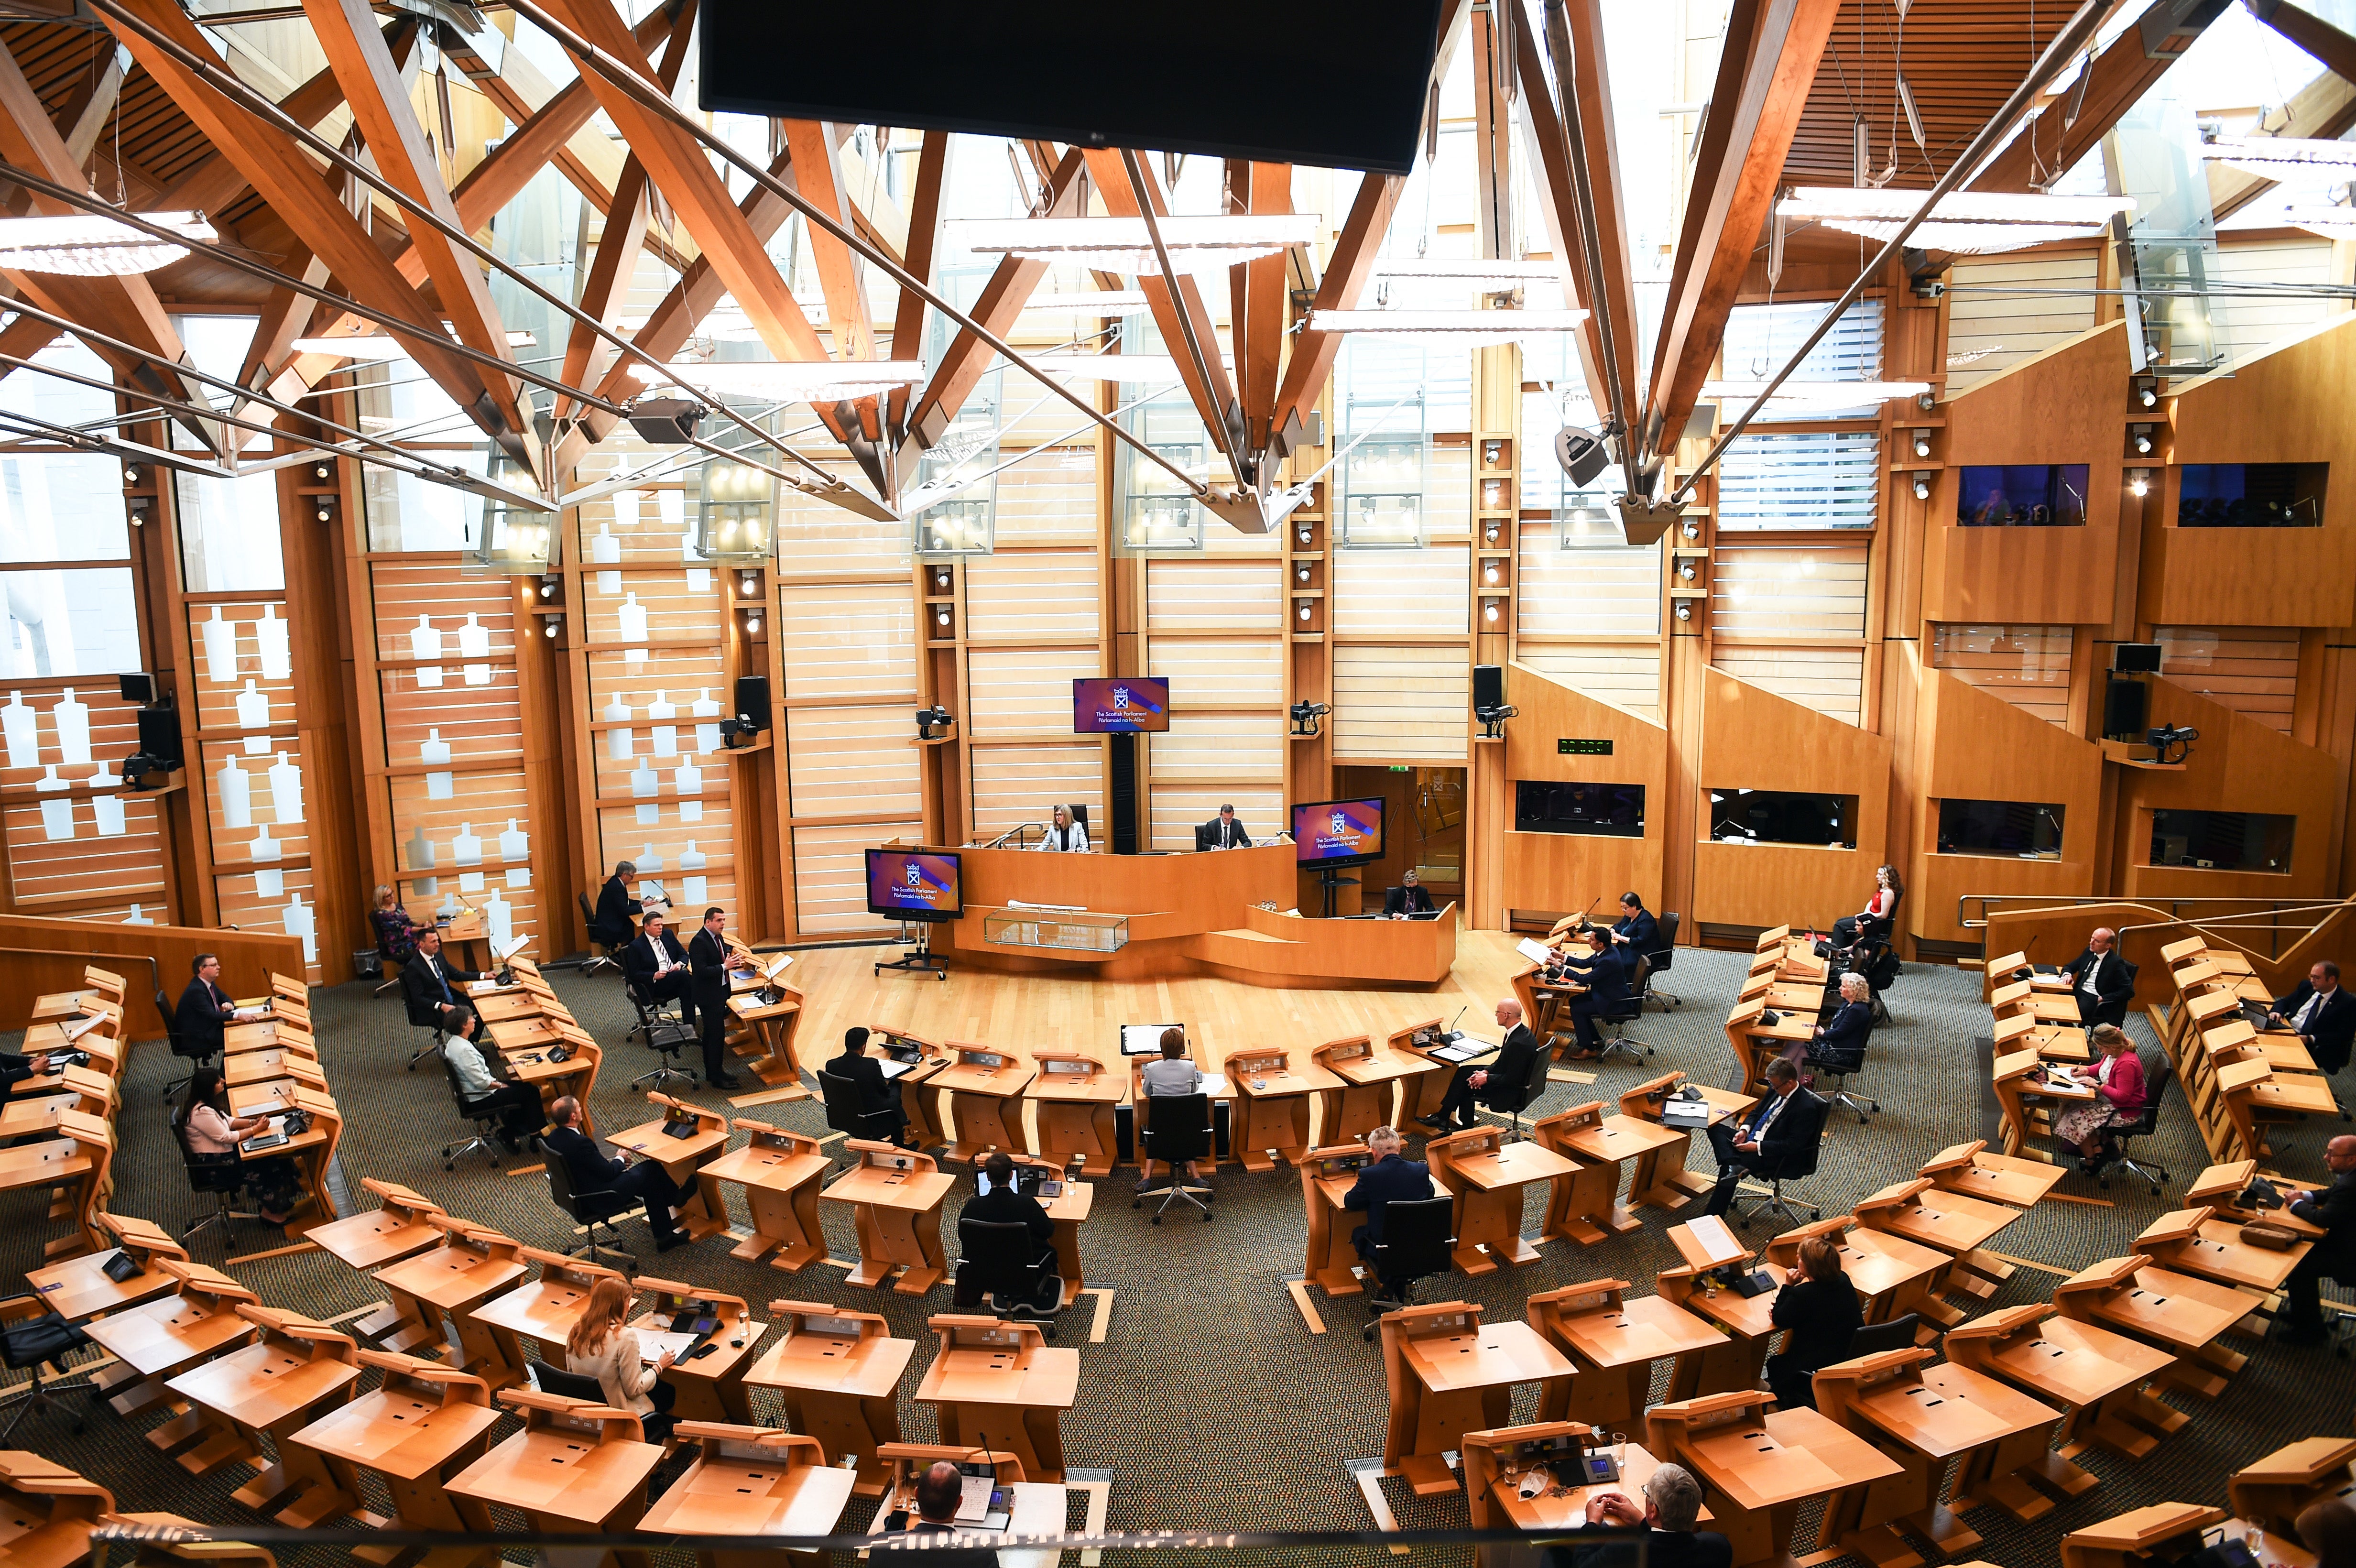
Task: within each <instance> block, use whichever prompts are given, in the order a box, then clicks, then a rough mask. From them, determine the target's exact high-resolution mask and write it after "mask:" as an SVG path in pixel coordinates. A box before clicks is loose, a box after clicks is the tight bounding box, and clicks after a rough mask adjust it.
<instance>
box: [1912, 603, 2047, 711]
mask: <svg viewBox="0 0 2356 1568" xmlns="http://www.w3.org/2000/svg"><path fill="white" fill-rule="evenodd" d="M2071 635H2072V629H2071V628H2070V627H2068V626H1973V625H1965V624H1962V623H1960V622H1942V623H1939V624H1936V625H1934V626H1933V627H1932V629H1931V666H1932V667H1933V668H1934V669H1943V670H1945V671H1946V672H1947V673H1948V674H1949V675H1952V676H1954V677H1955V678H1956V679H1958V680H1960V681H1962V682H1964V683H1965V685H1967V686H1976V687H1977V688H1980V689H1981V690H1982V691H1985V692H1987V694H1988V695H1989V696H1991V697H1997V698H2001V699H2004V700H2005V701H2007V702H2009V703H2011V704H2012V705H2013V706H2014V707H2015V708H2018V709H2020V710H2021V711H2022V712H2024V713H2033V714H2035V715H2036V716H2037V717H2038V718H2040V719H2042V720H2046V721H2047V722H2048V723H2052V724H2065V725H2066V724H2067V723H2069V721H2070V644H2071Z"/></svg>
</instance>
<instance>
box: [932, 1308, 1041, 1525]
mask: <svg viewBox="0 0 2356 1568" xmlns="http://www.w3.org/2000/svg"><path fill="white" fill-rule="evenodd" d="M928 1326H929V1327H930V1328H932V1329H933V1331H934V1332H935V1333H937V1335H939V1336H940V1343H939V1346H938V1348H937V1349H936V1350H935V1351H934V1353H933V1364H932V1365H931V1366H929V1367H926V1369H925V1377H924V1381H922V1382H920V1383H918V1384H917V1385H916V1403H919V1404H929V1405H931V1406H933V1407H934V1410H935V1413H936V1414H937V1416H938V1418H939V1424H940V1434H941V1438H942V1440H943V1441H944V1442H947V1443H957V1444H962V1443H967V1442H969V1441H970V1442H971V1443H974V1444H979V1443H980V1442H982V1441H983V1440H984V1439H985V1438H987V1440H988V1441H989V1443H990V1444H991V1445H992V1446H994V1447H1002V1448H1004V1449H1005V1450H1006V1451H1007V1452H1009V1453H1011V1454H1012V1455H1013V1456H1015V1457H1016V1458H1018V1459H1021V1460H1022V1461H1023V1471H1024V1473H1025V1474H1027V1475H1033V1476H1036V1477H1039V1478H1040V1479H1041V1480H1044V1481H1053V1482H1055V1483H1057V1484H1061V1482H1062V1481H1063V1478H1064V1434H1063V1414H1064V1412H1066V1411H1067V1410H1069V1409H1071V1408H1072V1402H1073V1400H1074V1399H1076V1397H1078V1393H1079V1387H1080V1353H1079V1352H1078V1351H1077V1350H1072V1349H1059V1348H1057V1347H1055V1346H1051V1345H1049V1344H1048V1343H1047V1342H1046V1339H1045V1337H1044V1335H1043V1334H1042V1333H1041V1331H1040V1328H1039V1326H1038V1325H1037V1324H1035V1323H1009V1322H1002V1321H1001V1320H1000V1319H998V1318H995V1317H970V1316H967V1315H965V1314H961V1313H942V1314H940V1315H938V1316H937V1317H932V1318H930V1319H928Z"/></svg>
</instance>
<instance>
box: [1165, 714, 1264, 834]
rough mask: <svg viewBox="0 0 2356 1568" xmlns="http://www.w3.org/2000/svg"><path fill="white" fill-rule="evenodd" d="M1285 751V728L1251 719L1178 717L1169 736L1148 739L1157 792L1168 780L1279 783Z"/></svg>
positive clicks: (1260, 718)
mask: <svg viewBox="0 0 2356 1568" xmlns="http://www.w3.org/2000/svg"><path fill="white" fill-rule="evenodd" d="M1284 747H1285V740H1284V726H1283V725H1282V723H1280V722H1276V721H1272V720H1271V719H1270V718H1269V717H1268V716H1263V715H1258V714H1250V713H1179V714H1176V715H1174V716H1173V718H1172V719H1171V721H1170V728H1169V730H1168V731H1167V732H1165V733H1163V734H1160V735H1152V736H1149V737H1147V739H1146V748H1147V756H1148V757H1149V759H1150V765H1151V769H1152V773H1153V782H1154V784H1155V786H1156V787H1157V788H1158V787H1160V785H1161V784H1162V782H1163V781H1164V780H1169V781H1172V782H1205V783H1212V784H1215V783H1217V782H1218V781H1219V780H1221V779H1230V780H1236V781H1239V782H1245V783H1251V784H1270V783H1277V782H1280V781H1281V780H1282V779H1283V777H1284ZM1196 820H1197V821H1200V820H1201V818H1199V817H1198V818H1196Z"/></svg>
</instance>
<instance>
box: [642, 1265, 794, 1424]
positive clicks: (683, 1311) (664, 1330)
mask: <svg viewBox="0 0 2356 1568" xmlns="http://www.w3.org/2000/svg"><path fill="white" fill-rule="evenodd" d="M638 1289H639V1290H640V1291H641V1292H643V1293H644V1294H645V1296H646V1297H647V1301H646V1307H647V1310H646V1312H645V1313H644V1314H643V1315H641V1316H639V1317H636V1318H633V1319H632V1320H631V1323H630V1327H631V1328H635V1329H637V1334H638V1344H639V1347H640V1349H652V1348H653V1347H654V1344H655V1343H656V1341H655V1339H654V1336H657V1335H661V1334H669V1335H670V1336H671V1338H672V1340H673V1347H672V1348H673V1349H674V1350H675V1351H676V1352H677V1353H678V1357H679V1359H678V1360H675V1361H673V1362H672V1363H671V1368H670V1371H667V1372H665V1373H664V1374H663V1376H665V1377H666V1378H669V1380H670V1383H671V1386H672V1387H673V1388H675V1389H677V1390H678V1391H679V1398H678V1403H677V1404H676V1405H675V1407H674V1408H673V1411H672V1413H673V1414H675V1415H678V1416H680V1418H681V1419H683V1420H692V1421H734V1422H745V1421H750V1420H752V1419H753V1412H752V1407H751V1406H750V1404H749V1403H747V1402H746V1400H745V1397H744V1371H745V1368H746V1366H747V1365H748V1364H749V1363H750V1362H751V1360H752V1359H753V1347H754V1345H755V1344H756V1343H758V1342H759V1340H760V1338H761V1334H762V1331H763V1330H764V1328H766V1325H765V1324H762V1323H757V1322H755V1321H754V1319H753V1309H752V1307H751V1306H750V1305H748V1304H747V1303H746V1302H745V1300H744V1297H743V1296H729V1295H726V1294H724V1293H723V1292H721V1291H717V1290H712V1289H709V1288H707V1287H705V1286H703V1285H687V1284H684V1283H682V1282H681V1281H679V1280H675V1279H655V1278H652V1277H650V1276H648V1275H639V1276H638ZM681 1335H687V1336H689V1337H691V1338H692V1337H694V1336H697V1335H701V1336H702V1338H703V1341H704V1342H703V1344H702V1345H701V1347H700V1348H699V1349H696V1351H695V1353H693V1354H689V1353H688V1347H687V1346H685V1345H681V1344H679V1343H677V1341H678V1339H679V1338H680V1336H681Z"/></svg>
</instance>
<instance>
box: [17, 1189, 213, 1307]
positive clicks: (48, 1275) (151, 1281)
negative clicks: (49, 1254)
mask: <svg viewBox="0 0 2356 1568" xmlns="http://www.w3.org/2000/svg"><path fill="white" fill-rule="evenodd" d="M97 1219H98V1225H99V1229H100V1230H102V1231H104V1232H108V1233H109V1234H110V1235H112V1237H113V1238H114V1245H112V1246H111V1247H109V1248H107V1249H106V1250H105V1251H104V1252H99V1253H83V1254H82V1255H81V1256H80V1257H78V1258H68V1259H67V1260H66V1261H65V1262H64V1263H61V1264H49V1265H48V1267H46V1268H37V1269H34V1270H33V1271H31V1272H30V1273H28V1274H27V1275H25V1283H26V1284H27V1285H31V1286H32V1287H33V1294H34V1295H36V1296H39V1297H40V1299H41V1305H42V1306H43V1307H48V1309H49V1310H50V1311H52V1312H54V1313H56V1314H57V1315H58V1316H59V1317H72V1318H81V1317H95V1316H97V1315H98V1314H100V1313H102V1312H117V1311H120V1310H122V1309H123V1307H136V1306H138V1305H139V1304H140V1303H141V1302H143V1301H153V1300H155V1297H157V1296H168V1295H170V1294H171V1293H172V1292H174V1291H176V1290H177V1289H178V1288H179V1287H180V1282H179V1280H178V1278H177V1276H175V1275H172V1274H171V1273H169V1272H168V1271H167V1270H166V1269H165V1267H164V1266H163V1260H165V1259H166V1258H173V1259H177V1260H178V1261H180V1262H182V1263H186V1262H187V1257H188V1254H187V1249H186V1248H184V1247H182V1246H181V1245H180V1243H178V1242H177V1241H175V1240H173V1239H172V1235H171V1232H168V1231H166V1230H165V1229H164V1228H163V1227H162V1226H160V1225H156V1224H153V1223H151V1222H150V1221H145V1220H142V1219H139V1218H137V1217H135V1216H134V1215H129V1214H110V1213H108V1212H107V1211H105V1210H103V1209H102V1210H100V1211H98V1215H97ZM117 1258H129V1259H130V1260H131V1261H132V1263H134V1264H136V1265H137V1266H138V1271H139V1272H138V1273H136V1274H134V1275H131V1276H130V1277H129V1278H127V1279H123V1280H116V1279H114V1278H112V1277H111V1276H110V1275H108V1274H107V1272H106V1270H107V1266H108V1265H109V1264H112V1263H113V1262H114V1260H115V1259H117Z"/></svg>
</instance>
